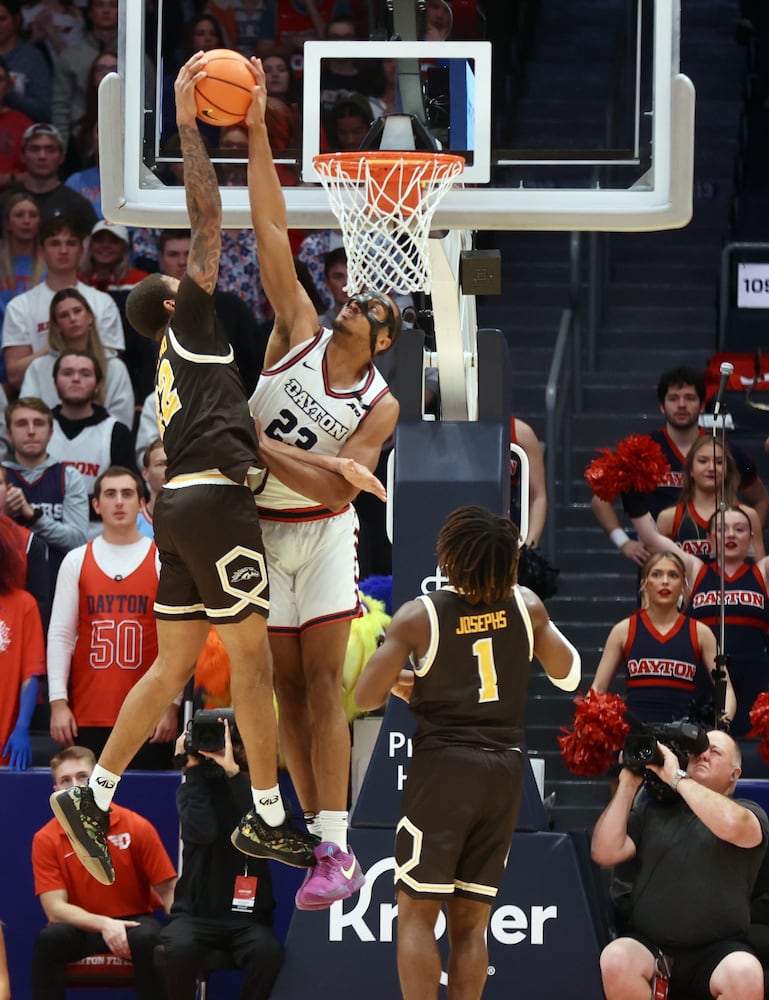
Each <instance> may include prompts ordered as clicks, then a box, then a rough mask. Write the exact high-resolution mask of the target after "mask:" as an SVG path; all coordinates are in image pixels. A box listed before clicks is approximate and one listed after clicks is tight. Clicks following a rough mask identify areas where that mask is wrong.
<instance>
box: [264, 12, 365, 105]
mask: <svg viewBox="0 0 769 1000" xmlns="http://www.w3.org/2000/svg"><path fill="white" fill-rule="evenodd" d="M358 37H359V36H358V30H357V28H356V26H355V21H354V20H353V19H352V18H351V17H345V16H339V17H334V18H332V19H331V21H329V23H328V24H327V25H326V30H325V35H324V38H325V39H326V41H328V42H342V41H349V42H354V41H356V40H357V39H358ZM365 65H366V63H365V62H363V63H361V61H360V60H356V59H346V58H344V57H341V56H336V57H335V58H333V59H323V60H322V61H321V64H320V109H321V115H322V116H323V117H324V118H325V116H326V115H327V114H328V113H329V112H330V111H331V109H332V108H333V106H334V105H335V104H336V102H337V101H338V100H340V99H341V98H343V97H349V96H350V94H367V93H368V92H369V90H370V89H371V80H370V78H369V74H368V72H367V71H366V70H364V69H363V66H365ZM267 89H268V92H269V87H268V88H267Z"/></svg>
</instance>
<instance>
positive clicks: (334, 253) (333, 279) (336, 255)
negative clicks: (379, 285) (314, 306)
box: [318, 247, 350, 329]
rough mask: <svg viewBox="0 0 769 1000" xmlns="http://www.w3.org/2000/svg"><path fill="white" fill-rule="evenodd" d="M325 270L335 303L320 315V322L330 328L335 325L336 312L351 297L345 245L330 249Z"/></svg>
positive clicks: (328, 286)
mask: <svg viewBox="0 0 769 1000" xmlns="http://www.w3.org/2000/svg"><path fill="white" fill-rule="evenodd" d="M323 271H324V277H325V279H326V287H327V288H328V289H329V291H330V292H331V295H332V296H333V304H332V306H331V308H330V309H327V310H326V311H325V312H324V313H321V314H320V315H319V316H318V323H319V325H320V326H324V327H326V328H328V329H330V328H331V327H332V326H333V325H334V320H335V319H336V314H337V313H338V312H339V310H340V309H341V308H342V306H343V305H344V304H345V302H347V300H348V299H349V297H350V296H349V295H348V294H347V292H346V290H345V289H346V286H347V254H346V253H345V249H344V247H337V248H336V249H335V250H329V252H328V253H327V254H326V261H325V264H324V268H323Z"/></svg>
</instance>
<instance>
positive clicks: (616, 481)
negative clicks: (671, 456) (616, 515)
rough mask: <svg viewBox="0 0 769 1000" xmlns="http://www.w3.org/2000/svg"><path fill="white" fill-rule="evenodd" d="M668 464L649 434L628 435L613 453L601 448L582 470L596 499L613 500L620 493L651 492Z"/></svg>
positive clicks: (668, 467)
mask: <svg viewBox="0 0 769 1000" xmlns="http://www.w3.org/2000/svg"><path fill="white" fill-rule="evenodd" d="M669 471H670V463H669V462H668V460H667V459H666V458H665V455H664V453H663V451H662V448H661V447H660V446H659V444H657V442H656V441H655V440H654V439H653V438H650V437H649V435H648V434H629V435H628V436H627V437H626V438H623V439H622V440H621V441H618V442H617V445H616V447H615V449H614V452H613V453H612V452H611V451H609V449H608V448H604V449H602V450H601V452H600V453H599V456H598V458H595V459H593V461H592V462H591V463H590V465H588V467H587V468H586V469H585V479H587V481H588V483H589V484H590V488H591V489H592V491H593V493H595V495H596V496H597V497H598V498H599V500H607V501H609V502H611V501H613V500H615V499H616V498H617V497H618V496H619V495H620V493H651V492H652V491H653V490H655V489H656V488H657V486H658V485H659V483H660V482H661V480H662V478H663V477H664V475H665V473H666V472H669Z"/></svg>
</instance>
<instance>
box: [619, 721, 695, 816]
mask: <svg viewBox="0 0 769 1000" xmlns="http://www.w3.org/2000/svg"><path fill="white" fill-rule="evenodd" d="M625 718H626V719H627V721H628V722H629V723H630V732H629V733H628V734H627V736H626V737H625V743H624V746H623V747H622V763H623V764H624V766H625V767H626V768H627V769H628V770H629V771H632V772H633V774H639V775H643V779H644V786H645V788H646V791H647V792H648V794H649V795H650V796H651V797H652V798H655V799H657V801H659V802H672V801H674V800H675V798H676V795H675V793H674V792H673V790H672V789H671V788H670V787H669V786H668V785H666V784H665V782H664V781H661V780H660V779H659V778H658V777H657V775H656V774H654V773H653V772H651V771H648V770H647V767H648V765H649V764H658V765H661V764H663V763H664V758H663V756H662V753H661V752H660V750H659V749H658V747H657V743H662V744H664V745H665V746H666V747H669V748H670V749H671V750H672V751H673V753H674V754H675V755H676V757H677V758H678V762H679V764H680V766H681V767H682V768H683V769H684V770H685V769H686V766H687V764H688V763H689V758H690V757H695V756H697V754H701V753H704V752H705V750H707V749H708V747H709V746H710V742H709V740H708V734H707V733H706V732H705V730H704V729H701V728H700V727H699V726H698V725H695V723H693V722H687V721H685V720H683V719H681V720H679V721H678V722H659V723H644V722H639V721H638V719H636V718H634V717H633V715H632V714H631V713H630V712H626V713H625Z"/></svg>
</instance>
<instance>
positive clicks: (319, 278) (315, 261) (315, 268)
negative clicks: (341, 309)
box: [296, 229, 346, 307]
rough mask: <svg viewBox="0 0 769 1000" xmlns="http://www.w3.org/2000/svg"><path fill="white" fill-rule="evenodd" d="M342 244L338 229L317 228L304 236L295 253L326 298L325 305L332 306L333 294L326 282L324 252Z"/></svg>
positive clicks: (320, 292) (321, 294)
mask: <svg viewBox="0 0 769 1000" xmlns="http://www.w3.org/2000/svg"><path fill="white" fill-rule="evenodd" d="M343 246H344V245H343V242H342V234H341V233H340V232H339V230H337V229H319V230H318V231H317V232H315V233H310V234H309V235H308V236H305V238H304V239H303V240H302V242H301V243H300V244H299V249H298V250H297V253H296V256H297V257H298V259H299V260H301V261H303V262H304V263H305V264H306V265H307V268H308V270H309V272H310V276H311V277H312V280H313V282H314V284H315V287H316V288H317V289H318V293H319V295H320V296H321V298H323V299H325V300H326V303H327V307H330V306H332V304H333V301H334V296H333V295H332V294H331V289H330V288H329V287H328V285H327V284H326V272H325V267H326V254H328V253H329V252H330V251H331V250H336V249H337V247H343ZM345 259H346V258H345Z"/></svg>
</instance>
